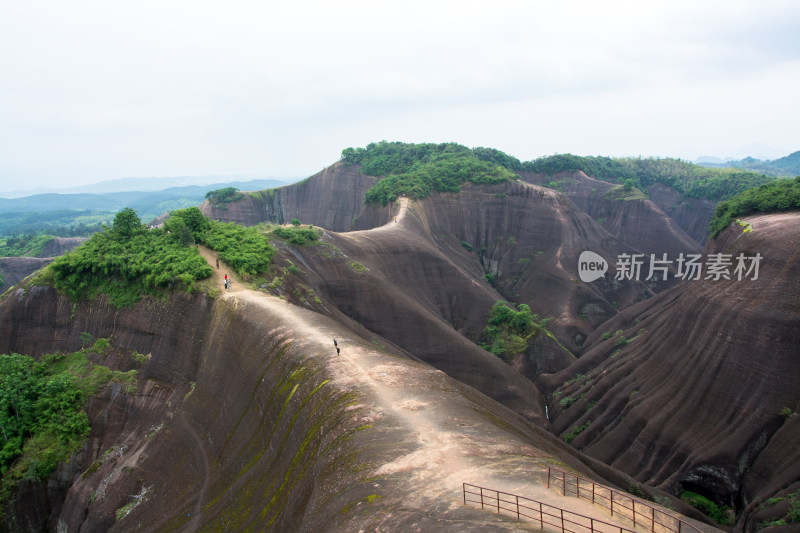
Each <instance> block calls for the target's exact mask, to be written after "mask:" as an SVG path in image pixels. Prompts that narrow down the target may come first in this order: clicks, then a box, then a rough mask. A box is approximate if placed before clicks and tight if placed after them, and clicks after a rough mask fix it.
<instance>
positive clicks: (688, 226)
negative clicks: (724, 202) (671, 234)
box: [647, 183, 717, 244]
mask: <svg viewBox="0 0 800 533" xmlns="http://www.w3.org/2000/svg"><path fill="white" fill-rule="evenodd" d="M647 192H648V194H649V195H650V199H651V200H652V201H653V202H654V203H655V204H656V205H657V206H658V207H660V208H661V209H662V210H663V211H664V213H666V214H667V215H668V216H669V217H670V218H671V219H672V220H674V221H675V223H676V224H678V226H680V228H681V229H682V230H683V231H685V232H686V234H687V235H689V236H690V237H691V238H692V239H694V240H695V241H697V242H699V243H700V244H705V242H706V239H707V238H708V225H709V224H710V223H711V219H712V218H713V217H714V209H715V208H716V207H717V202H712V201H711V200H706V199H704V198H686V197H685V196H684V195H683V194H681V193H679V192H678V191H676V190H675V189H672V188H670V187H667V186H666V185H662V184H660V183H656V184H654V185H651V186H650V187H648V188H647Z"/></svg>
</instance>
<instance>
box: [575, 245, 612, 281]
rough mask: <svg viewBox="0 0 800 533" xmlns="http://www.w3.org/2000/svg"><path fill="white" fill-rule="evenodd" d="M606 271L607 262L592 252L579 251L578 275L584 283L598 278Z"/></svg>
mask: <svg viewBox="0 0 800 533" xmlns="http://www.w3.org/2000/svg"><path fill="white" fill-rule="evenodd" d="M607 271H608V263H607V262H606V260H605V259H603V258H602V257H600V256H599V255H597V254H596V253H594V252H589V251H586V252H581V255H580V257H579V258H578V276H579V277H580V278H581V281H582V282H584V283H590V282H592V281H594V280H596V279H600V278H602V277H603V275H604V274H605V273H606V272H607Z"/></svg>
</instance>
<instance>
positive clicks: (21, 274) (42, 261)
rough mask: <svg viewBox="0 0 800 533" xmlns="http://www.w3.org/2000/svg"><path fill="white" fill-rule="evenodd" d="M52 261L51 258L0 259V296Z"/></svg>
mask: <svg viewBox="0 0 800 533" xmlns="http://www.w3.org/2000/svg"><path fill="white" fill-rule="evenodd" d="M52 261H53V258H52V257H0V275H2V276H3V283H2V285H1V286H0V294H2V293H3V292H5V291H6V290H7V289H9V288H10V287H13V286H14V285H16V284H17V283H19V282H20V281H22V280H23V279H25V278H27V277H28V276H29V275H31V274H33V273H34V272H36V271H37V270H39V269H40V268H44V267H45V266H47V265H48V264H50V263H51V262H52Z"/></svg>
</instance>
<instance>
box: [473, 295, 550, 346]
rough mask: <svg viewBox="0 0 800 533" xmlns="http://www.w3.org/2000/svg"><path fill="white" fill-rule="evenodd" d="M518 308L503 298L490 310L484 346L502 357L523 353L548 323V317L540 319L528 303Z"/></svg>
mask: <svg viewBox="0 0 800 533" xmlns="http://www.w3.org/2000/svg"><path fill="white" fill-rule="evenodd" d="M518 308H519V310H516V309H514V308H513V306H512V305H511V304H509V303H508V302H504V301H502V300H501V301H499V302H497V303H496V304H494V305H493V306H492V308H491V310H490V311H489V323H488V325H487V326H486V331H485V335H486V339H487V343H486V344H484V346H483V347H484V348H485V349H487V350H489V351H490V352H492V353H493V354H494V355H496V356H497V357H500V358H501V359H508V358H510V357H512V356H514V355H516V354H520V353H523V352H524V351H525V350H527V349H528V341H529V340H530V339H531V338H532V337H535V336H536V335H537V334H538V333H539V331H541V330H543V329H544V328H545V327H546V325H547V322H548V319H540V318H539V316H538V315H535V314H533V313H531V308H530V307H528V306H527V305H525V304H520V305H519V306H518Z"/></svg>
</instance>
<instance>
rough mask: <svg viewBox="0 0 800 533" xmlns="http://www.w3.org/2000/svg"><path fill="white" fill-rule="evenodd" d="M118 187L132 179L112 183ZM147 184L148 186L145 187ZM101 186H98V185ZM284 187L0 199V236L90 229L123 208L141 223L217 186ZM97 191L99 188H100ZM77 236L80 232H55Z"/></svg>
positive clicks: (262, 183) (198, 199)
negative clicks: (138, 218) (131, 211)
mask: <svg viewBox="0 0 800 533" xmlns="http://www.w3.org/2000/svg"><path fill="white" fill-rule="evenodd" d="M173 179H179V178H153V180H147V179H145V180H144V182H143V183H141V185H142V186H144V187H148V186H152V185H153V183H155V182H160V183H162V184H165V183H168V181H160V180H173ZM115 181H117V182H120V183H118V185H119V186H124V184H126V183H127V184H130V183H131V182H134V181H136V180H133V179H131V180H115ZM145 182H146V183H145ZM148 184H149V185H148ZM100 185H102V184H100ZM282 185H286V183H285V182H282V181H277V180H273V179H262V180H251V181H234V182H230V183H211V184H208V185H191V186H185V187H171V188H166V189H163V190H158V191H152V190H136V191H118V192H106V193H75V194H59V193H45V194H35V195H32V196H24V197H21V198H0V235H10V234H20V233H28V232H33V233H36V232H45V233H52V232H53V229H54V228H57V227H58V228H63V227H72V226H76V225H79V224H83V225H84V226H91V225H95V224H98V223H108V222H110V221H111V219H112V218H113V215H114V213H116V212H117V211H119V210H120V209H123V208H125V207H131V208H133V209H134V210H136V212H137V214H138V215H139V217H140V218H141V219H142V221H143V222H148V221H150V220H152V219H154V218H155V217H157V216H158V215H161V214H163V213H165V212H167V211H172V210H174V209H183V208H186V207H192V206H196V205H199V204H201V203H202V202H203V201H204V200H205V196H206V193H207V192H208V191H211V190H214V189H217V188H221V187H236V188H238V189H241V190H244V191H248V190H249V191H252V190H262V189H270V188H273V187H279V186H282ZM100 188H103V187H102V186H101V187H100ZM59 234H62V235H65V236H66V235H79V234H82V233H80V232H79V233H67V234H64V233H59Z"/></svg>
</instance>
